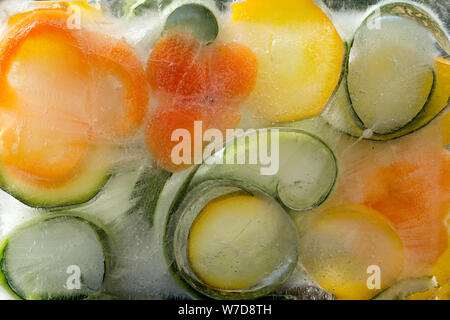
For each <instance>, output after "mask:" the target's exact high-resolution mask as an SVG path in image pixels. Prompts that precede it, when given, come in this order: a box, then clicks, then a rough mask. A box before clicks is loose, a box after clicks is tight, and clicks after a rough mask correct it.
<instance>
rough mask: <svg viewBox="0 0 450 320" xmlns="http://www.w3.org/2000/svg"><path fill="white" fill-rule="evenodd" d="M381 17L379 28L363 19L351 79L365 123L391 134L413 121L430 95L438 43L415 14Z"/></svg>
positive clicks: (355, 102) (350, 67)
mask: <svg viewBox="0 0 450 320" xmlns="http://www.w3.org/2000/svg"><path fill="white" fill-rule="evenodd" d="M376 21H377V22H378V23H379V27H378V28H375V27H373V26H371V25H368V24H363V25H362V26H360V27H359V29H358V31H357V32H356V35H355V38H354V40H353V46H352V48H351V50H350V56H349V65H348V75H347V84H348V91H349V94H350V98H351V102H352V106H353V109H354V111H355V113H356V114H357V115H358V117H359V119H361V121H362V122H363V123H364V125H365V127H366V128H369V129H371V130H372V131H373V132H375V133H378V134H389V133H392V132H395V131H397V130H399V129H400V128H403V127H404V126H405V125H406V124H408V123H409V122H411V120H413V119H414V118H415V117H416V116H417V115H418V114H419V112H420V111H421V110H422V108H423V107H424V105H425V103H426V101H427V100H428V97H429V96H430V93H431V90H432V88H433V83H434V76H433V71H432V67H433V62H434V55H433V51H434V44H433V39H432V37H431V34H429V32H428V31H427V30H426V29H425V28H423V27H421V26H420V25H419V24H417V23H416V22H415V21H412V20H410V19H406V18H400V17H388V16H386V17H382V18H379V19H378V20H376ZM419 43H420V46H418V45H417V44H419ZM430 51H431V52H430Z"/></svg>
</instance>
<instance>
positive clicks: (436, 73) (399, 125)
mask: <svg viewBox="0 0 450 320" xmlns="http://www.w3.org/2000/svg"><path fill="white" fill-rule="evenodd" d="M405 21H406V24H407V25H409V28H415V29H418V30H420V29H422V31H419V33H420V34H422V33H423V32H424V31H425V30H426V31H428V33H429V35H427V36H426V37H425V38H424V39H426V40H427V41H426V42H427V44H426V45H427V46H430V45H431V47H430V48H428V49H423V50H422V49H420V48H416V47H414V48H413V49H414V50H417V51H420V50H422V51H424V50H425V51H426V50H434V49H433V48H434V47H435V46H436V45H437V46H439V47H440V49H441V51H443V52H447V54H448V52H450V42H449V39H448V37H447V35H446V33H445V31H443V30H444V29H443V28H442V26H441V25H440V23H439V22H437V20H436V19H434V17H433V15H432V14H431V13H428V12H427V11H425V10H424V9H422V8H420V7H418V6H415V5H412V4H409V3H391V4H386V5H383V6H381V7H378V8H376V10H374V11H373V12H372V13H371V14H370V15H369V16H368V17H367V18H366V20H365V21H364V22H363V23H362V24H361V26H360V28H359V29H358V31H357V36H358V32H359V31H361V30H363V32H362V33H363V34H364V33H366V35H367V32H370V33H372V32H379V31H380V32H381V30H383V29H388V28H384V27H383V24H384V25H385V26H386V25H389V24H392V23H394V24H399V23H400V22H401V23H404V22H405ZM386 23H387V24H386ZM411 23H413V24H414V23H415V24H416V26H414V25H411ZM407 25H406V26H407ZM404 27H405V26H404ZM407 27H408V26H407ZM402 28H403V27H402ZM391 29H392V28H390V29H389V30H391ZM389 30H387V32H386V30H384V31H385V32H384V33H385V37H387V36H389V37H392V35H389V32H390V31H389ZM392 30H393V29H392ZM392 32H393V34H394V35H395V34H397V36H398V35H399V34H402V33H403V32H402V30H394V31H392ZM392 32H391V33H392ZM414 35H415V34H414V33H412V35H411V34H410V35H409V36H408V37H406V38H405V39H406V40H407V38H411V37H413V36H414ZM416 36H417V34H416ZM431 36H432V37H433V38H434V39H431ZM359 37H360V39H359V41H358V39H356V38H355V40H354V42H353V44H352V49H351V52H350V55H349V62H348V64H347V66H346V70H344V79H343V81H342V82H341V84H340V86H339V88H338V90H337V91H336V94H335V95H334V96H333V97H332V98H331V99H330V101H329V103H328V105H327V107H326V109H325V110H324V112H323V113H322V115H321V116H322V117H323V118H324V119H325V120H326V121H327V122H328V123H330V124H331V125H332V126H334V127H335V128H336V129H338V130H340V131H342V132H344V133H347V134H349V135H350V136H353V137H356V138H363V139H369V140H373V141H387V140H391V139H396V138H400V137H403V136H405V135H408V134H410V133H413V132H415V131H417V130H419V129H421V128H423V127H424V126H426V125H427V124H428V123H430V122H431V121H432V120H433V119H434V118H436V117H437V116H438V115H439V114H440V113H441V112H442V111H443V110H444V109H445V108H446V107H447V106H448V103H449V92H450V72H449V71H448V67H446V66H445V62H439V60H436V61H435V63H434V65H432V66H431V67H430V70H432V75H433V85H432V87H431V91H430V94H429V96H428V98H427V99H426V102H425V104H424V105H423V107H422V108H420V104H421V103H420V99H419V100H418V101H419V103H416V104H410V105H409V107H408V106H407V105H406V108H399V109H402V113H401V116H400V117H396V116H395V114H396V113H397V110H395V109H393V110H389V107H390V106H392V104H390V103H389V101H388V102H387V103H386V105H385V106H384V107H383V106H382V108H381V109H383V108H384V109H385V110H384V111H385V114H384V115H385V116H387V118H389V119H387V120H388V121H385V122H383V121H379V122H377V121H375V120H374V119H375V118H376V113H374V108H369V106H370V105H371V104H370V103H371V101H369V102H370V103H368V104H367V103H366V104H361V105H359V107H358V106H356V107H355V100H356V105H357V104H358V98H361V97H363V96H364V95H366V98H367V97H369V98H370V96H371V95H372V96H374V97H375V98H376V95H373V93H370V94H369V90H367V88H365V89H364V88H361V87H359V86H360V84H361V83H359V82H358V81H355V78H356V79H358V78H361V77H364V76H367V73H366V74H364V73H361V72H360V70H361V69H360V68H353V70H350V69H351V68H352V67H351V65H352V63H353V67H354V66H355V65H354V63H355V62H354V61H355V52H356V53H358V46H359V47H361V41H362V42H363V47H364V46H365V47H366V48H365V51H366V53H367V51H369V52H368V53H369V54H371V55H373V52H370V46H367V43H368V41H369V40H367V37H363V36H362V35H361V34H360V36H359ZM405 39H404V40H405ZM421 39H422V38H421ZM381 40H383V39H382V35H381V34H380V37H379V42H380V46H381V44H382V41H381ZM404 40H403V41H404ZM403 41H402V40H401V41H400V42H399V44H401V43H402V42H403ZM357 42H359V45H358V43H357ZM390 42H391V44H392V45H393V46H394V47H395V44H394V43H392V41H390ZM415 42H417V41H415ZM386 45H389V44H383V46H386ZM405 46H406V47H411V46H410V45H405ZM422 46H425V44H421V45H420V46H417V47H422ZM359 49H361V48H359ZM410 49H411V48H410ZM355 50H356V51H355ZM360 51H361V50H360ZM387 51H388V52H387V54H386V55H385V56H384V57H382V58H381V60H383V59H386V58H392V57H395V56H396V55H398V52H399V51H398V50H396V51H395V52H389V50H387ZM429 52H431V51H429ZM413 55H414V53H413ZM400 56H401V54H400ZM418 58H420V57H418ZM352 59H353V60H352ZM364 59H367V57H364V56H361V59H360V61H359V64H364V63H366V62H367V61H364ZM397 60H398V57H397ZM405 62H406V60H404V61H403V60H402V61H398V63H399V65H403V64H404V63H405ZM356 63H357V64H358V61H357V62H356ZM423 67H424V65H423V64H422V65H420V64H416V65H410V69H411V70H412V71H414V68H416V69H417V68H418V69H421V70H422V73H423V75H424V78H423V79H426V78H429V77H430V76H429V72H428V73H427V72H425V69H424V68H423ZM428 67H429V66H428ZM372 69H373V70H372V71H373V73H377V72H381V71H383V70H382V69H381V67H380V70H377V68H372ZM387 71H388V72H387V73H386V75H388V74H389V70H387ZM351 73H352V74H353V75H352V77H353V80H351V79H350V78H349V77H350V76H351V75H350V74H351ZM358 73H359V74H358ZM416 76H417V74H416ZM417 79H419V80H420V77H416V80H417ZM371 80H373V79H370V77H367V79H366V82H368V83H370V82H371ZM388 80H390V79H388V77H386V79H383V81H378V85H379V86H382V85H383V83H385V82H387V81H388ZM410 80H411V79H410ZM410 80H408V81H410ZM427 81H430V80H427ZM393 82H394V83H396V85H399V86H400V88H401V87H402V85H403V86H405V83H404V82H403V83H402V82H401V81H399V82H397V81H393ZM425 82H426V81H425ZM371 85H373V86H374V87H375V89H377V88H376V86H377V81H375V82H373V83H371ZM428 86H429V83H428ZM426 87H427V86H424V88H425V91H426ZM361 89H362V91H361ZM403 89H404V90H403ZM403 89H402V90H400V91H402V92H403V94H400V93H399V97H401V98H403V97H404V96H409V97H410V98H411V97H412V96H413V95H414V94H413V95H411V93H410V92H408V91H407V90H406V87H405V88H403ZM349 92H350V93H349ZM380 95H381V94H379V96H380ZM355 97H356V99H355ZM416 97H417V96H416ZM361 99H362V98H361ZM367 100H368V99H366V101H367ZM369 100H370V99H369ZM410 100H411V99H410ZM361 101H362V100H361ZM405 101H406V100H405ZM386 106H387V107H388V108H386ZM419 108H420V110H419V111H418V113H417V114H416V112H417V110H418V109H419ZM405 109H408V110H406V111H407V112H404V113H403V111H405ZM369 111H370V112H369ZM382 111H383V110H382ZM358 112H359V113H358ZM380 114H381V113H379V114H378V115H380ZM399 114H400V113H399ZM374 115H375V116H374ZM404 115H407V116H406V117H404ZM408 119H409V120H408ZM365 122H367V123H365ZM375 122H377V123H378V124H379V125H381V124H383V125H382V126H381V127H378V128H377V126H376V125H375ZM382 122H383V123H382ZM370 125H372V127H370Z"/></svg>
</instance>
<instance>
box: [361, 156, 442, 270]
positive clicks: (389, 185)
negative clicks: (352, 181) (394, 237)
mask: <svg viewBox="0 0 450 320" xmlns="http://www.w3.org/2000/svg"><path fill="white" fill-rule="evenodd" d="M417 152H418V153H420V154H417V155H414V156H410V159H409V160H400V161H396V162H393V163H392V164H389V165H387V166H383V167H381V168H379V169H377V170H375V171H374V172H373V173H372V174H369V175H368V176H367V177H366V178H367V181H370V183H368V184H366V186H365V188H364V193H365V196H364V203H365V204H367V205H368V206H371V207H373V208H375V209H376V210H378V211H380V212H381V213H382V214H383V215H385V216H386V217H387V218H388V219H389V220H390V221H391V222H392V223H393V225H394V226H395V227H396V228H397V230H398V232H399V234H400V236H401V238H402V240H403V242H404V245H405V270H404V271H405V275H407V276H423V275H425V274H427V273H428V272H429V271H430V269H431V266H432V265H433V264H434V263H435V262H436V260H437V259H438V257H439V256H440V255H441V254H442V253H443V252H444V251H445V249H446V248H447V230H446V229H445V226H444V219H445V216H446V215H447V214H448V209H449V207H448V201H449V199H450V188H449V181H450V160H449V159H450V156H449V155H448V154H446V151H445V150H440V149H439V150H435V149H433V148H424V149H423V150H420V151H419V150H418V151H417Z"/></svg>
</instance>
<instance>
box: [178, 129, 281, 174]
mask: <svg viewBox="0 0 450 320" xmlns="http://www.w3.org/2000/svg"><path fill="white" fill-rule="evenodd" d="M236 137H240V139H245V142H244V143H245V145H242V146H240V145H238V146H237V147H238V148H242V150H240V151H243V152H224V153H223V154H222V155H221V156H211V155H213V154H217V153H219V152H220V151H221V150H223V146H224V145H225V144H226V142H229V141H232V140H233V139H235V138H236ZM171 141H172V142H178V143H177V144H176V145H175V146H174V147H173V148H172V152H171V155H170V156H171V161H172V162H173V164H175V165H181V164H185V165H192V164H201V163H203V162H204V163H206V164H209V165H212V164H230V165H231V164H248V165H259V166H260V174H261V175H275V174H277V173H278V170H279V168H280V142H279V130H278V129H259V130H255V129H248V130H244V129H227V130H226V131H225V136H224V135H223V133H222V131H221V130H219V129H214V128H212V129H208V130H206V131H205V132H203V122H202V121H194V131H193V136H192V134H191V132H190V131H189V130H187V129H183V128H180V129H176V130H174V131H173V132H172V135H171ZM241 141H242V140H241ZM237 143H239V142H237ZM205 144H206V147H205V148H204V146H205Z"/></svg>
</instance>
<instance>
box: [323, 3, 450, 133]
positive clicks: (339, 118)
mask: <svg viewBox="0 0 450 320" xmlns="http://www.w3.org/2000/svg"><path fill="white" fill-rule="evenodd" d="M384 16H394V17H395V16H396V17H403V18H407V19H412V20H414V21H416V22H417V23H418V24H420V25H423V26H424V27H425V28H426V29H427V30H428V31H429V32H430V33H431V34H432V35H433V37H434V38H435V40H436V41H437V43H438V44H439V45H440V46H441V48H442V50H443V51H444V52H446V53H447V54H448V53H449V52H450V40H449V38H448V36H447V34H446V32H445V31H444V30H443V29H442V27H441V26H440V24H439V23H438V22H436V20H435V19H434V18H433V17H432V16H431V14H430V13H428V12H427V11H426V10H425V9H422V8H420V7H418V6H415V5H412V4H409V3H400V2H397V3H390V4H386V5H382V6H380V7H378V8H376V9H375V10H374V11H373V12H372V13H371V14H369V16H368V17H367V18H366V19H365V20H364V21H363V22H362V23H361V26H363V25H365V24H366V23H368V22H369V21H371V20H373V19H377V18H380V17H384ZM357 30H359V28H358V29H357ZM353 44H354V39H353V40H352V41H350V43H349V45H348V47H349V52H350V50H351V48H352V47H353ZM348 68H349V54H348V55H347V62H346V65H345V69H344V70H343V78H344V79H343V80H342V81H341V83H340V84H339V87H338V88H337V90H336V92H335V94H334V95H333V96H332V98H331V99H330V101H329V103H328V106H327V107H326V108H325V110H324V112H323V113H322V117H323V118H324V119H325V120H326V121H327V122H328V123H330V125H332V126H334V127H335V128H336V129H338V130H340V131H342V132H344V133H346V134H348V135H350V136H352V137H354V138H364V139H367V140H372V141H388V140H392V139H397V138H400V137H403V136H405V135H408V134H411V133H413V132H415V131H417V130H419V129H421V128H423V127H425V126H426V125H427V124H429V123H430V122H431V121H432V120H433V119H435V118H436V117H437V116H438V115H439V114H441V112H442V111H443V110H445V109H446V108H447V107H448V105H449V102H450V100H447V102H446V103H444V104H442V105H439V106H436V105H434V100H435V99H436V98H437V95H436V90H435V89H436V86H439V85H440V84H439V79H437V76H436V73H435V71H434V70H433V76H434V80H433V86H432V89H431V91H430V95H429V97H428V100H427V102H426V103H425V105H424V106H423V108H422V109H421V110H420V112H419V113H418V114H417V115H416V116H415V117H414V118H413V119H412V120H411V121H410V122H409V123H407V124H406V125H405V126H403V127H402V128H399V129H398V130H396V131H394V132H392V133H388V134H377V133H375V132H373V131H372V130H369V129H368V128H366V127H365V125H364V124H363V123H362V121H361V120H360V119H359V117H358V115H357V114H356V112H355V111H354V109H353V106H352V103H351V98H350V95H349V91H348V81H347V78H348Z"/></svg>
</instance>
